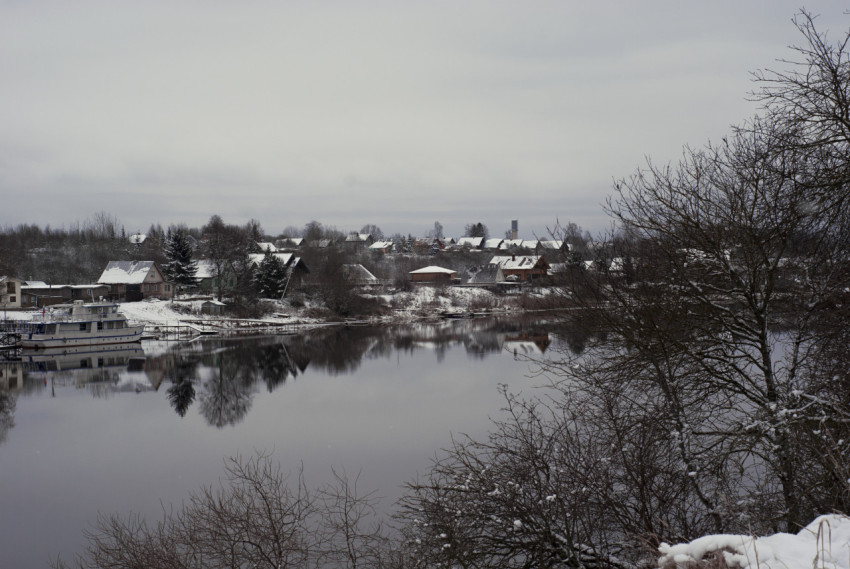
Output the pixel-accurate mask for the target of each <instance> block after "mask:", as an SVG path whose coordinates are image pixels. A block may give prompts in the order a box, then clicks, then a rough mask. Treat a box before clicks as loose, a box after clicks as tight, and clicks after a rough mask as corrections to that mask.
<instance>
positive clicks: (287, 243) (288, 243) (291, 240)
mask: <svg viewBox="0 0 850 569" xmlns="http://www.w3.org/2000/svg"><path fill="white" fill-rule="evenodd" d="M303 242H304V238H303V237H286V238H284V239H278V240H277V244H278V248H279V249H284V248H286V247H300V246H301V243H303Z"/></svg>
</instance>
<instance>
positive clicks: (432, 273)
mask: <svg viewBox="0 0 850 569" xmlns="http://www.w3.org/2000/svg"><path fill="white" fill-rule="evenodd" d="M456 278H457V272H456V271H454V270H452V269H446V268H443V267H437V266H434V265H431V266H430V267H423V268H421V269H416V270H415V271H410V281H411V282H414V283H430V284H449V283H451V282H453V281H454V280H455V279H456Z"/></svg>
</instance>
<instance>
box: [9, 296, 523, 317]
mask: <svg viewBox="0 0 850 569" xmlns="http://www.w3.org/2000/svg"><path fill="white" fill-rule="evenodd" d="M365 296H370V297H371V298H375V299H377V300H378V301H380V303H381V304H382V305H384V306H385V307H386V308H387V310H386V314H385V315H383V316H379V317H373V318H372V320H375V321H376V322H394V321H410V320H416V319H420V318H423V317H435V316H438V315H439V314H440V313H442V312H467V311H475V312H484V311H496V312H506V311H511V310H515V306H516V304H515V302H514V297H513V296H500V295H495V294H493V293H492V292H490V291H487V290H484V289H480V288H472V287H470V288H461V287H447V288H435V287H417V288H415V289H414V290H413V291H410V292H398V293H395V294H382V295H369V294H366V295H365ZM203 302H204V300H189V299H178V300H175V301H173V302H172V301H170V300H156V299H147V300H144V301H140V302H122V303H121V306H120V311H121V312H122V313H123V314H124V315H126V316H127V318H128V319H129V320H130V321H132V322H135V323H141V324H151V325H176V324H177V323H178V322H179V321H181V320H186V319H192V320H196V319H201V320H220V319H221V317H215V316H207V315H203V314H201V304H203ZM267 302H270V303H272V304H273V307H272V311H271V313H270V314H269V315H267V316H265V317H263V318H262V319H261V320H264V321H267V322H269V323H274V324H308V325H309V324H320V323H322V322H324V321H325V320H326V319H325V318H318V317H316V316H315V309H316V308H318V306H317V304H316V303H315V302H312V301H309V300H307V301H305V302H304V304H303V306H302V305H300V303H299V306H298V307H293V306H291V305H290V304H289V303H288V302H274V301H267ZM40 315H41V311H29V312H28V311H9V312H8V318H9V319H15V320H29V319H31V318H33V317H34V316H40ZM327 318H331V319H332V318H333V317H332V316H328V317H327Z"/></svg>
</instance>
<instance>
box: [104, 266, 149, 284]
mask: <svg viewBox="0 0 850 569" xmlns="http://www.w3.org/2000/svg"><path fill="white" fill-rule="evenodd" d="M153 267H154V262H153V261H109V264H108V265H106V269H105V270H104V271H103V274H101V275H100V278H99V279H97V282H98V284H142V283H143V282H145V277H146V276H148V273H149V272H150V271H151V269H153Z"/></svg>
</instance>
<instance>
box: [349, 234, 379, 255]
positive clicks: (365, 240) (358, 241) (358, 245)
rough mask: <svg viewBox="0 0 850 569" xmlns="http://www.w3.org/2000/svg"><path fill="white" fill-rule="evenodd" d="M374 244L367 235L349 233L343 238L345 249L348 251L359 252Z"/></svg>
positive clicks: (372, 239)
mask: <svg viewBox="0 0 850 569" xmlns="http://www.w3.org/2000/svg"><path fill="white" fill-rule="evenodd" d="M374 242H375V239H374V238H373V237H372V236H371V235H370V234H368V233H349V234H348V235H346V236H345V248H346V249H348V250H349V251H361V250H363V249H365V248H367V247H369V246H370V245H371V244H372V243H374Z"/></svg>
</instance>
